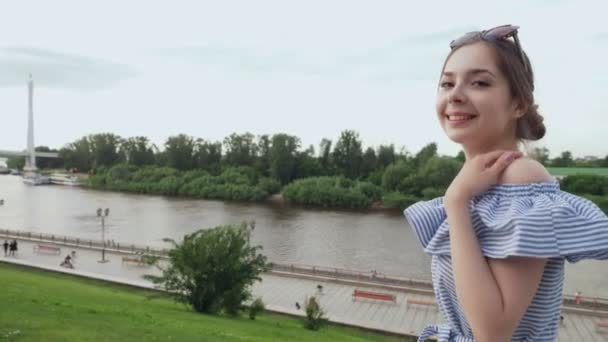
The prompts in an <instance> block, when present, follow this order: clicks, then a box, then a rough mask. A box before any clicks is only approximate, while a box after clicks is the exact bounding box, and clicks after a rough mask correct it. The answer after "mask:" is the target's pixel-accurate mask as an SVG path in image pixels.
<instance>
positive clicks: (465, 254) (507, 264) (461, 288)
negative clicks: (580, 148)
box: [444, 157, 550, 342]
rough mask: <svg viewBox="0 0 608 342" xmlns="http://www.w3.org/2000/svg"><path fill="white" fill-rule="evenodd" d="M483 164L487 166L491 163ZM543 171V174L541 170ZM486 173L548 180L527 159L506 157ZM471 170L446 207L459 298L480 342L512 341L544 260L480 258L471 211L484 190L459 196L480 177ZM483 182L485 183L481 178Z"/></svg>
mask: <svg viewBox="0 0 608 342" xmlns="http://www.w3.org/2000/svg"><path fill="white" fill-rule="evenodd" d="M490 159H491V158H490ZM494 159H496V158H494ZM485 164H486V165H484V167H487V162H485ZM509 165H511V166H509ZM507 166H509V167H508V168H507ZM540 168H541V169H542V171H544V168H542V166H540ZM463 169H464V168H463ZM505 169H506V170H505ZM473 170H474V168H473ZM487 170H488V171H487V172H498V173H499V174H500V177H499V179H500V182H503V183H527V182H536V181H543V180H546V179H548V177H547V174H546V171H544V173H543V172H540V171H539V169H538V166H537V165H535V164H534V162H533V161H530V160H525V159H520V160H518V161H517V162H513V161H512V160H509V158H508V157H503V158H500V159H498V160H495V162H493V165H492V166H490V167H488V168H487ZM502 170H505V171H504V172H503V171H502ZM468 171H469V172H468V173H469V177H466V176H463V177H461V179H460V180H459V181H456V180H455V182H456V184H455V187H454V188H452V186H450V188H452V189H449V190H448V192H447V193H446V198H445V202H444V204H445V207H446V212H447V216H448V223H449V227H450V244H451V255H452V267H453V271H454V281H455V287H456V294H457V296H458V299H459V303H460V305H461V307H462V309H463V311H464V314H465V316H466V318H467V321H468V323H469V324H470V326H471V329H472V330H473V335H474V336H475V339H476V341H481V342H485V341H492V342H493V341H510V339H511V335H512V334H513V332H514V330H515V329H516V328H517V326H518V324H519V321H520V320H521V318H522V316H523V315H524V313H525V312H526V310H527V308H528V306H529V305H530V302H531V301H532V298H533V297H534V294H535V293H536V291H537V288H538V284H539V282H540V279H541V277H542V274H543V271H544V267H545V263H546V260H545V259H537V258H525V257H509V258H506V259H488V258H486V257H484V256H483V255H482V254H481V248H480V246H479V242H478V240H477V236H476V235H475V231H474V229H473V225H472V222H471V216H470V213H469V207H468V205H469V200H470V198H471V194H474V193H475V192H481V190H480V189H477V191H473V192H469V191H466V190H465V191H458V190H462V189H467V187H466V184H467V178H469V179H468V180H469V182H472V181H474V180H475V178H477V177H475V172H474V171H473V172H471V168H469V170H468ZM465 173H466V171H465ZM459 176H460V174H459ZM549 177H550V176H549ZM462 178H464V181H463V179H462ZM481 179H482V181H481V183H483V177H481ZM478 181H479V179H478ZM459 182H460V183H461V184H460V185H461V186H459V184H458V183H459ZM476 186H478V185H476ZM450 190H452V191H450Z"/></svg>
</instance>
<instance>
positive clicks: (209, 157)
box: [194, 139, 222, 174]
mask: <svg viewBox="0 0 608 342" xmlns="http://www.w3.org/2000/svg"><path fill="white" fill-rule="evenodd" d="M194 159H195V164H196V166H197V167H198V168H199V169H203V170H207V171H209V172H211V173H214V174H217V173H219V172H220V169H221V162H222V143H220V142H209V141H205V140H204V139H197V141H196V144H195V147H194Z"/></svg>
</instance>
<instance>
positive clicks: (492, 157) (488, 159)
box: [481, 150, 508, 167]
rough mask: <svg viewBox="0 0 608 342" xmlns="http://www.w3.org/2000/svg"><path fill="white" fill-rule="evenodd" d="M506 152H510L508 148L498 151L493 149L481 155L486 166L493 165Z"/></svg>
mask: <svg viewBox="0 0 608 342" xmlns="http://www.w3.org/2000/svg"><path fill="white" fill-rule="evenodd" d="M506 152H508V151H507V150H497V151H492V152H488V153H485V154H483V155H482V156H481V159H482V160H483V165H484V166H485V167H490V166H492V165H493V164H494V162H496V160H497V159H498V158H500V156H502V155H503V154H504V153H506Z"/></svg>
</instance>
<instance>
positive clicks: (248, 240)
mask: <svg viewBox="0 0 608 342" xmlns="http://www.w3.org/2000/svg"><path fill="white" fill-rule="evenodd" d="M245 225H247V221H245ZM249 227H250V229H248V230H247V245H249V243H250V241H251V232H252V231H253V230H254V229H255V221H254V220H252V221H251V222H249Z"/></svg>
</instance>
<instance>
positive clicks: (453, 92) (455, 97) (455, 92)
mask: <svg viewBox="0 0 608 342" xmlns="http://www.w3.org/2000/svg"><path fill="white" fill-rule="evenodd" d="M465 100H466V96H465V95H464V93H463V92H462V89H461V87H459V86H456V87H453V88H452V89H450V92H449V93H448V103H463V102H465Z"/></svg>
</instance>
